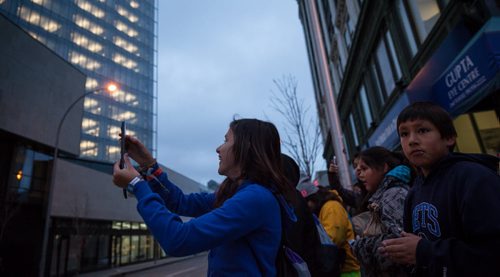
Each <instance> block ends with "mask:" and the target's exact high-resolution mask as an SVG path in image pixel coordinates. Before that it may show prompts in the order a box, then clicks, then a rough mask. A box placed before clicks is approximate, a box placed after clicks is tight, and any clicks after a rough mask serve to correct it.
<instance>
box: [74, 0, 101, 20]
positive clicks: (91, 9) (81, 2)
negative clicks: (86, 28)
mask: <svg viewBox="0 0 500 277" xmlns="http://www.w3.org/2000/svg"><path fill="white" fill-rule="evenodd" d="M75 4H76V5H77V6H78V7H79V8H80V9H82V10H84V11H87V12H88V13H91V14H92V15H93V16H95V17H97V18H103V17H104V15H105V14H104V11H103V10H101V9H99V8H98V7H96V6H94V5H92V4H90V3H89V2H87V1H85V0H75Z"/></svg>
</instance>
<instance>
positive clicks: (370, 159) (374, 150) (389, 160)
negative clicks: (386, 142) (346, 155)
mask: <svg viewBox="0 0 500 277" xmlns="http://www.w3.org/2000/svg"><path fill="white" fill-rule="evenodd" d="M359 158H360V159H361V160H363V162H364V163H365V164H366V165H367V166H368V167H371V168H374V169H376V170H381V171H383V170H384V165H385V164H387V166H388V167H389V170H391V169H393V168H395V167H396V166H398V165H405V166H407V167H408V168H409V169H410V175H411V176H410V180H413V179H414V178H415V176H416V171H415V169H414V167H413V166H411V165H410V162H409V161H408V159H407V158H406V157H405V155H403V153H401V152H399V151H389V150H388V149H386V148H384V147H381V146H374V147H370V148H368V149H366V150H364V151H362V152H361V153H360V154H359ZM410 184H411V181H410Z"/></svg>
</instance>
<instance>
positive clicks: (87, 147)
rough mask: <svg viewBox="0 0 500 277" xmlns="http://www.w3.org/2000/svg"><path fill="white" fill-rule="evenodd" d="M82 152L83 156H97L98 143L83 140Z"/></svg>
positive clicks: (81, 143)
mask: <svg viewBox="0 0 500 277" xmlns="http://www.w3.org/2000/svg"><path fill="white" fill-rule="evenodd" d="M80 152H81V154H82V156H87V157H97V144H96V143H95V142H93V141H89V140H82V141H81V142H80Z"/></svg>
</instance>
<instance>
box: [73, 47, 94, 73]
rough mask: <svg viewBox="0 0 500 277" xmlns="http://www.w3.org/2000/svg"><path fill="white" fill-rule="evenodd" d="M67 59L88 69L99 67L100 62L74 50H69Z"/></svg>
mask: <svg viewBox="0 0 500 277" xmlns="http://www.w3.org/2000/svg"><path fill="white" fill-rule="evenodd" d="M69 61H70V62H71V63H73V64H77V65H79V66H81V67H83V68H85V69H88V70H96V69H99V68H101V63H99V62H98V61H96V60H93V59H91V58H89V57H87V56H85V55H83V54H80V53H78V52H75V51H70V52H69Z"/></svg>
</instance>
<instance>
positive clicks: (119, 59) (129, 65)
mask: <svg viewBox="0 0 500 277" xmlns="http://www.w3.org/2000/svg"><path fill="white" fill-rule="evenodd" d="M113 61H114V62H115V63H117V64H121V65H123V66H124V67H126V68H129V69H134V68H136V67H137V63H136V62H134V61H133V60H131V59H128V58H125V57H124V56H122V55H120V54H114V55H113Z"/></svg>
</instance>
